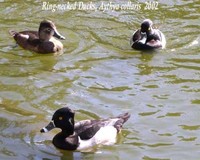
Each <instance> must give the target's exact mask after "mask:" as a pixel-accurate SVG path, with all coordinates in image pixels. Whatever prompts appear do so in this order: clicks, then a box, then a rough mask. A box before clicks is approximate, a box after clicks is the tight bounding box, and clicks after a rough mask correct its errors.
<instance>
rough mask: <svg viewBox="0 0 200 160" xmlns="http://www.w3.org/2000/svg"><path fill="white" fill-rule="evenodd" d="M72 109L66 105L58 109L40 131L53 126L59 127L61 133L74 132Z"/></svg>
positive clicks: (47, 129) (70, 133) (45, 130)
mask: <svg viewBox="0 0 200 160" xmlns="http://www.w3.org/2000/svg"><path fill="white" fill-rule="evenodd" d="M74 115H75V113H74V111H73V110H71V109H70V108H68V107H64V108H60V109H58V110H57V111H56V112H55V113H54V115H53V117H52V120H51V122H50V123H49V124H48V125H47V126H46V127H44V128H42V129H41V130H40V132H42V133H43V132H48V131H50V130H52V129H54V128H60V129H61V130H62V132H63V133H65V134H68V135H72V134H73V133H74Z"/></svg>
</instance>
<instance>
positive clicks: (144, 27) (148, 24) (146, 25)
mask: <svg viewBox="0 0 200 160" xmlns="http://www.w3.org/2000/svg"><path fill="white" fill-rule="evenodd" d="M152 26H153V22H152V21H151V20H150V19H145V20H144V21H143V22H142V24H141V29H140V32H141V34H144V33H146V34H147V35H148V34H150V33H151V32H152V31H153V28H152Z"/></svg>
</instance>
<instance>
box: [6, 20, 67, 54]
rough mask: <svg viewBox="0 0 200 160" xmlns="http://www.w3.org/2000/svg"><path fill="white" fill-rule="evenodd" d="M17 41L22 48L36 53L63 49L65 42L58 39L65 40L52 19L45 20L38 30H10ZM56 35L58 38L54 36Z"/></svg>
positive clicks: (54, 51)
mask: <svg viewBox="0 0 200 160" xmlns="http://www.w3.org/2000/svg"><path fill="white" fill-rule="evenodd" d="M9 33H10V35H11V36H12V37H13V38H14V40H15V41H16V43H17V44H18V45H19V46H21V47H22V48H24V49H26V50H29V51H33V52H36V53H56V52H60V51H62V50H63V44H62V43H61V42H60V41H59V40H57V39H61V40H64V39H65V37H64V36H62V35H61V34H60V33H59V32H58V31H57V29H56V26H55V24H54V23H53V22H52V21H50V20H43V21H42V22H41V23H40V26H39V29H38V31H30V30H28V31H22V32H16V31H14V30H10V31H9ZM54 37H56V38H57V39H56V38H54Z"/></svg>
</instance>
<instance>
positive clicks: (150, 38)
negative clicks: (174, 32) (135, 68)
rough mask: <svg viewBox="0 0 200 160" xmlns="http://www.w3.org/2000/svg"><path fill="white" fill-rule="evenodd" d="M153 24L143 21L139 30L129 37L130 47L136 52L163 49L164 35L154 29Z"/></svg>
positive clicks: (148, 20) (149, 21) (164, 43)
mask: <svg viewBox="0 0 200 160" xmlns="http://www.w3.org/2000/svg"><path fill="white" fill-rule="evenodd" d="M152 26H153V22H152V21H151V20H150V19H145V20H144V21H143V22H142V24H141V28H140V29H138V30H136V31H135V32H134V33H133V36H132V37H131V40H130V44H131V47H132V48H134V49H137V50H148V49H156V48H162V49H163V48H165V45H166V39H165V36H164V34H163V33H162V32H161V31H160V30H158V29H154V28H153V27H152Z"/></svg>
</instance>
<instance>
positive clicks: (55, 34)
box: [53, 28, 65, 40]
mask: <svg viewBox="0 0 200 160" xmlns="http://www.w3.org/2000/svg"><path fill="white" fill-rule="evenodd" d="M53 36H54V37H56V38H58V39H62V40H63V39H65V37H64V36H62V35H61V34H60V33H59V32H58V31H57V29H56V28H54V34H53Z"/></svg>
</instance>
